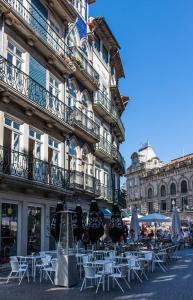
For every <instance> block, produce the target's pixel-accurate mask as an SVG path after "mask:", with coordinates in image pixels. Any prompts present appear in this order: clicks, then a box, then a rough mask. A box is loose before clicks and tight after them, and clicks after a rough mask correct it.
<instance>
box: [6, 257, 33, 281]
mask: <svg viewBox="0 0 193 300" xmlns="http://www.w3.org/2000/svg"><path fill="white" fill-rule="evenodd" d="M10 265H11V272H10V274H9V276H8V278H7V281H6V283H8V282H9V280H10V279H11V278H17V275H19V285H20V284H21V282H22V280H23V278H24V276H25V274H27V278H28V282H29V272H28V265H25V266H24V265H23V266H20V264H19V262H18V261H16V260H10ZM14 273H15V275H14V276H12V275H13V274H14Z"/></svg>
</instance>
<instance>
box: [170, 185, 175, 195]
mask: <svg viewBox="0 0 193 300" xmlns="http://www.w3.org/2000/svg"><path fill="white" fill-rule="evenodd" d="M170 195H176V185H175V183H172V184H171V185H170Z"/></svg>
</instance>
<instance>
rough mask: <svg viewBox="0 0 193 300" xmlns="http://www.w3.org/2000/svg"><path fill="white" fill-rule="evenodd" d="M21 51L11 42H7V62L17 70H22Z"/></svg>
mask: <svg viewBox="0 0 193 300" xmlns="http://www.w3.org/2000/svg"><path fill="white" fill-rule="evenodd" d="M22 54H23V52H22V50H21V49H20V48H19V47H18V46H17V45H16V44H15V43H14V42H12V41H10V40H8V42H7V60H8V61H9V62H10V63H11V64H13V65H15V66H16V67H17V68H18V69H20V70H21V69H22V64H23V60H22Z"/></svg>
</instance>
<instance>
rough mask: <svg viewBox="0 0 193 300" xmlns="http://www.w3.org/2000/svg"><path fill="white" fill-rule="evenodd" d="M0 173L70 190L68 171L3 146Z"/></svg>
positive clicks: (0, 150) (0, 148)
mask: <svg viewBox="0 0 193 300" xmlns="http://www.w3.org/2000/svg"><path fill="white" fill-rule="evenodd" d="M0 173H3V174H6V175H10V176H13V177H20V178H23V179H25V180H27V181H28V180H29V181H30V182H31V181H33V182H34V183H40V184H45V185H48V186H53V187H57V188H61V189H65V190H69V189H70V172H69V171H67V170H65V169H63V168H60V167H58V166H55V165H51V164H49V163H47V162H45V161H43V160H40V159H37V158H34V157H32V156H29V155H27V154H25V153H21V152H18V151H15V150H11V149H7V148H5V147H3V146H0Z"/></svg>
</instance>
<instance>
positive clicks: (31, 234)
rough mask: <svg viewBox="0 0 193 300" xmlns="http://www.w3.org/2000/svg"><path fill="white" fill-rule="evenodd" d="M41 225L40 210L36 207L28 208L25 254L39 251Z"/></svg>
mask: <svg viewBox="0 0 193 300" xmlns="http://www.w3.org/2000/svg"><path fill="white" fill-rule="evenodd" d="M41 223H42V208H41V207H37V206H28V237H27V254H32V253H38V252H40V251H41V238H42V226H41Z"/></svg>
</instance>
